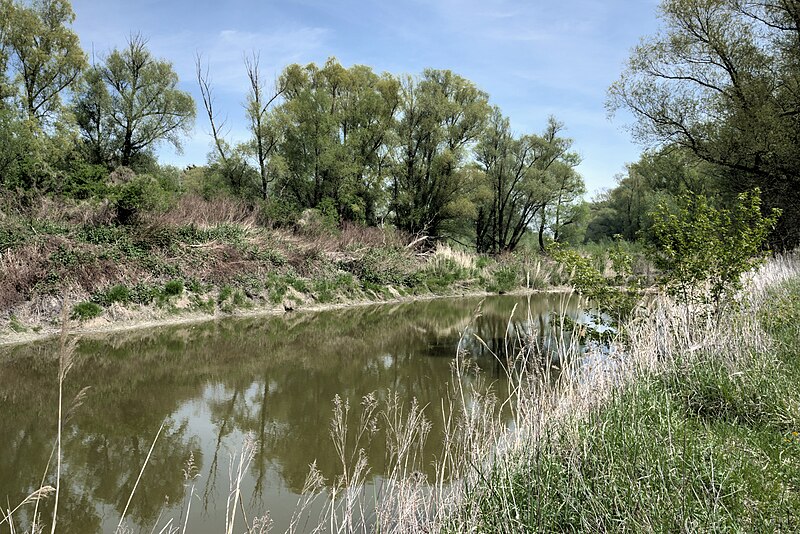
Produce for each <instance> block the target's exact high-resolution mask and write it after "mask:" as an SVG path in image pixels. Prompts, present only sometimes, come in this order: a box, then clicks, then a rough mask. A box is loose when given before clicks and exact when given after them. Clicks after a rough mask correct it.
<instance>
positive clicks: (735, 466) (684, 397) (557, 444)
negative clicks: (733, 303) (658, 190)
mask: <svg viewBox="0 0 800 534" xmlns="http://www.w3.org/2000/svg"><path fill="white" fill-rule="evenodd" d="M798 346H800V265H798V264H797V262H795V261H791V260H773V261H771V262H769V263H768V264H767V265H765V266H764V267H763V268H762V269H761V270H760V272H759V273H758V274H757V275H756V276H755V277H754V279H753V280H752V281H751V282H750V283H749V284H748V286H747V293H746V294H745V295H743V297H742V299H741V301H740V303H739V305H738V307H729V308H728V309H727V311H726V313H724V314H723V315H722V316H721V317H713V316H711V315H709V314H707V313H704V312H703V310H702V309H698V308H686V307H685V306H683V305H676V304H675V303H673V302H671V301H669V300H668V299H666V298H661V297H660V298H658V299H655V300H654V302H653V303H651V305H650V306H648V307H647V308H644V309H640V310H639V311H638V312H637V314H636V316H635V317H634V320H633V321H632V322H631V323H629V324H628V325H627V326H626V340H625V341H624V343H621V344H620V345H619V353H618V354H619V356H618V357H612V356H611V355H606V356H605V357H604V359H602V360H600V361H599V362H596V363H598V364H599V365H598V366H597V367H595V368H594V369H593V370H591V371H587V367H586V365H585V363H584V364H583V365H581V367H580V368H575V369H569V368H567V369H565V372H564V373H562V377H561V378H560V379H559V381H558V383H557V384H556V389H557V390H558V395H556V396H553V397H550V398H549V399H548V400H546V401H542V399H541V395H538V396H536V395H532V394H531V393H535V391H525V392H523V393H524V394H522V395H519V396H518V399H519V405H518V407H519V412H518V413H519V414H520V418H519V419H518V420H517V423H518V424H519V426H518V427H517V428H518V429H519V431H518V432H516V433H515V435H514V436H511V437H509V436H502V437H501V438H499V439H496V440H494V442H490V443H491V445H492V450H502V451H504V453H503V454H501V455H499V456H498V457H497V458H496V459H495V460H494V461H493V462H490V463H489V464H486V463H484V464H483V465H484V466H485V470H484V471H482V472H480V473H479V474H477V475H472V476H471V478H469V479H468V480H471V481H472V484H471V485H470V484H465V487H466V488H467V489H466V490H464V492H463V493H462V494H461V495H459V496H458V499H456V501H457V504H456V505H455V507H454V513H451V514H449V516H448V517H446V518H445V519H444V520H443V521H442V527H443V530H444V531H446V532H457V531H462V529H463V528H466V527H467V526H469V527H470V531H472V532H555V531H570V532H597V531H602V532H679V531H680V532H687V531H688V532H734V531H737V532H738V531H741V532H796V531H797V530H798V529H800V492H798V485H797V484H798V480H800V437H798V436H799V434H798V432H800V405H798V402H797V399H798V398H800V357H799V356H800V353H798ZM611 354H614V353H613V352H612V353H611ZM587 372H590V373H592V380H591V382H587V381H586V373H587Z"/></svg>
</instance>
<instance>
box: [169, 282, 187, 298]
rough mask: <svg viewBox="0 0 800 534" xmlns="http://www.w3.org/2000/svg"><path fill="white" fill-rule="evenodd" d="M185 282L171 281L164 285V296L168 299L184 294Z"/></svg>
mask: <svg viewBox="0 0 800 534" xmlns="http://www.w3.org/2000/svg"><path fill="white" fill-rule="evenodd" d="M183 289H184V285H183V280H170V281H169V282H167V283H166V284H164V295H166V296H168V297H176V296H179V295H182V294H183Z"/></svg>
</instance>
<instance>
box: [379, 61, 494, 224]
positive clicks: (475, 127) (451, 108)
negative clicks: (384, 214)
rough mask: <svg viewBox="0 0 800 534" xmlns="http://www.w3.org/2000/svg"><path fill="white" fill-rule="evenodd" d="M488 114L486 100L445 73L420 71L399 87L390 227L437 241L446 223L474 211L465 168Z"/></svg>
mask: <svg viewBox="0 0 800 534" xmlns="http://www.w3.org/2000/svg"><path fill="white" fill-rule="evenodd" d="M489 113H490V107H489V104H488V95H487V94H486V93H485V92H483V91H481V90H480V89H478V88H477V87H476V86H475V85H474V84H473V83H472V82H470V81H469V80H466V79H465V78H462V77H461V76H458V75H457V74H454V73H453V72H451V71H449V70H433V69H428V70H425V71H424V73H423V74H422V77H421V78H413V77H406V78H404V79H403V80H402V84H401V100H400V106H399V115H400V116H399V119H398V125H397V145H396V147H395V149H394V150H395V163H394V171H393V176H392V181H391V183H390V190H391V208H392V211H393V212H394V216H395V224H396V225H397V226H398V227H400V228H402V229H403V230H406V231H408V232H411V233H413V234H418V235H420V236H430V237H434V238H436V237H440V236H441V235H442V232H443V230H444V225H445V223H446V222H448V221H449V220H452V219H454V218H456V217H459V216H461V215H464V212H465V211H469V210H472V209H474V208H473V207H471V206H470V205H469V202H468V201H466V198H467V194H468V193H469V191H468V189H469V188H470V187H472V186H473V185H474V183H473V180H471V179H470V178H471V174H472V173H471V169H470V168H469V167H468V166H466V165H465V163H466V162H467V160H468V158H469V156H470V149H471V148H472V147H473V146H474V144H475V143H476V142H477V140H478V138H479V136H480V135H481V133H482V132H483V129H484V127H485V125H486V121H487V118H488V116H489Z"/></svg>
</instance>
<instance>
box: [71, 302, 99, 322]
mask: <svg viewBox="0 0 800 534" xmlns="http://www.w3.org/2000/svg"><path fill="white" fill-rule="evenodd" d="M101 313H103V308H101V307H100V306H99V305H98V304H95V303H94V302H89V301H84V302H79V303H78V304H76V305H74V306H73V307H72V314H71V315H70V317H71V318H72V319H73V320H79V321H87V320H89V319H94V318H95V317H99V316H100V314H101Z"/></svg>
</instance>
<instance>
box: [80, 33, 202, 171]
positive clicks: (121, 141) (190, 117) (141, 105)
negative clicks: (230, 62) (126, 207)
mask: <svg viewBox="0 0 800 534" xmlns="http://www.w3.org/2000/svg"><path fill="white" fill-rule="evenodd" d="M87 79H88V83H87V84H86V86H85V90H84V91H83V92H82V94H81V95H79V98H78V99H77V103H76V105H77V109H78V111H79V116H78V123H79V126H80V128H81V130H82V132H83V134H84V136H85V137H87V138H88V139H90V140H92V141H93V142H97V143H98V144H101V145H108V146H110V147H112V149H113V150H112V152H113V157H114V159H115V161H116V162H118V163H120V164H121V165H126V166H127V165H131V163H133V162H135V161H136V158H137V156H139V155H141V154H143V153H146V152H148V151H150V150H152V149H153V147H154V146H155V145H156V144H158V143H160V142H163V141H166V142H168V143H170V144H172V145H173V146H174V147H175V148H176V149H178V150H180V149H181V135H182V134H187V133H188V132H189V131H190V130H191V128H192V126H193V124H194V118H195V105H194V100H193V99H192V97H191V95H190V94H189V93H187V92H185V91H181V90H180V89H178V88H177V86H178V75H177V74H176V73H175V71H174V69H173V68H172V64H171V63H170V62H168V61H165V60H160V59H156V58H154V57H153V56H152V54H151V53H150V51H149V50H148V49H147V42H146V41H145V39H144V38H142V37H141V36H139V35H134V36H131V38H130V39H129V40H128V45H127V46H126V47H125V48H124V49H122V50H114V51H112V52H111V53H110V54H109V55H108V57H106V58H105V61H103V63H101V64H98V65H95V66H94V67H92V72H90V73H89V74H88V75H87ZM83 112H85V114H83V115H81V113H83ZM98 124H102V125H105V127H104V128H102V129H98V128H97V125H98ZM98 136H100V137H102V139H99V138H98Z"/></svg>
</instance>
